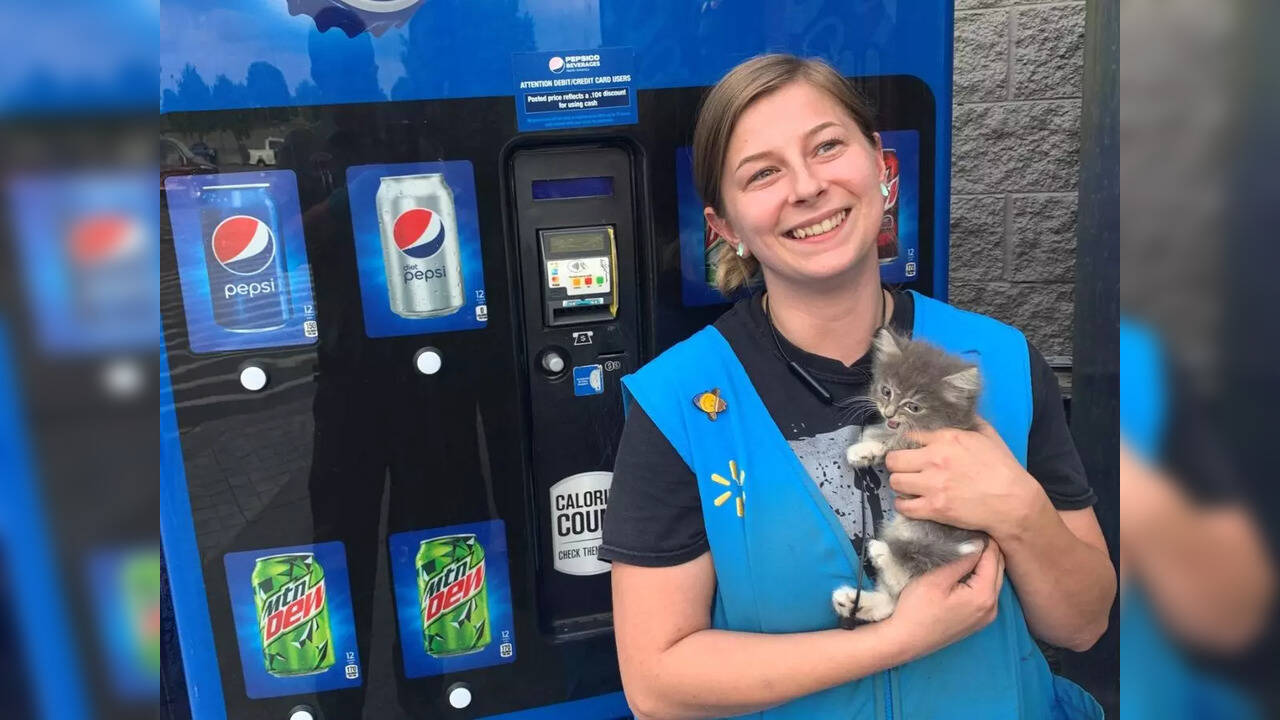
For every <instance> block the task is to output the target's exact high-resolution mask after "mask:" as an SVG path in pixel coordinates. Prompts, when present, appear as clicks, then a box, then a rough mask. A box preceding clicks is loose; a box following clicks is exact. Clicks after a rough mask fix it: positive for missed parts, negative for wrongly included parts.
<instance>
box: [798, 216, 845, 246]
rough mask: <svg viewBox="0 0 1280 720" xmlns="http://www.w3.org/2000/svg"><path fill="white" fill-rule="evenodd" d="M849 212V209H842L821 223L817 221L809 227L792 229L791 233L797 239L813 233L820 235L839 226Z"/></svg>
mask: <svg viewBox="0 0 1280 720" xmlns="http://www.w3.org/2000/svg"><path fill="white" fill-rule="evenodd" d="M847 214H848V211H847V210H841V211H840V212H838V213H836V214H835V215H832V216H831V217H829V218H827V219H826V220H823V221H822V222H820V223H815V224H813V225H810V226H809V227H804V228H797V229H795V230H792V231H791V235H792V236H793V237H795V238H796V239H797V240H803V239H805V238H807V237H809V236H811V235H820V234H822V233H824V232H829V231H830V230H831V228H833V227H838V226H839V225H840V223H842V222H844V218H845V215H847Z"/></svg>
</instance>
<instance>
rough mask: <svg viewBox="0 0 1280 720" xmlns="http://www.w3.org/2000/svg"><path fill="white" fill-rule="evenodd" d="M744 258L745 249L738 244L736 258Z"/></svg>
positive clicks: (745, 254)
mask: <svg viewBox="0 0 1280 720" xmlns="http://www.w3.org/2000/svg"><path fill="white" fill-rule="evenodd" d="M746 256H747V247H746V246H745V245H743V244H742V243H738V257H740V258H744V257H746Z"/></svg>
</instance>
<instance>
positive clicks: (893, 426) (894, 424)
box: [884, 420, 901, 430]
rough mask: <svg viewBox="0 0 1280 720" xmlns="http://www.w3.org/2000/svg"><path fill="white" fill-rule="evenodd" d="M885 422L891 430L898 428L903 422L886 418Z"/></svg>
mask: <svg viewBox="0 0 1280 720" xmlns="http://www.w3.org/2000/svg"><path fill="white" fill-rule="evenodd" d="M884 424H885V425H888V426H889V429H890V430H897V429H898V425H900V424H901V423H899V422H898V421H897V420H886V421H885V423H884Z"/></svg>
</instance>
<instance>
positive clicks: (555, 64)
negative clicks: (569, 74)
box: [547, 55, 564, 73]
mask: <svg viewBox="0 0 1280 720" xmlns="http://www.w3.org/2000/svg"><path fill="white" fill-rule="evenodd" d="M547 69H548V70H550V71H551V72H553V73H559V72H562V71H563V70H564V58H562V57H560V56H559V55H556V56H555V57H553V58H551V59H550V60H548V61H547Z"/></svg>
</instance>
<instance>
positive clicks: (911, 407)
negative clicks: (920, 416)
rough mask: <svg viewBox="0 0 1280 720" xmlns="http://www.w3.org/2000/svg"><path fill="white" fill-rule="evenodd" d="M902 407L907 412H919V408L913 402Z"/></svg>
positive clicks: (903, 404)
mask: <svg viewBox="0 0 1280 720" xmlns="http://www.w3.org/2000/svg"><path fill="white" fill-rule="evenodd" d="M902 407H904V408H906V409H907V412H912V413H918V412H920V406H919V405H917V404H915V403H913V402H905V403H902Z"/></svg>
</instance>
